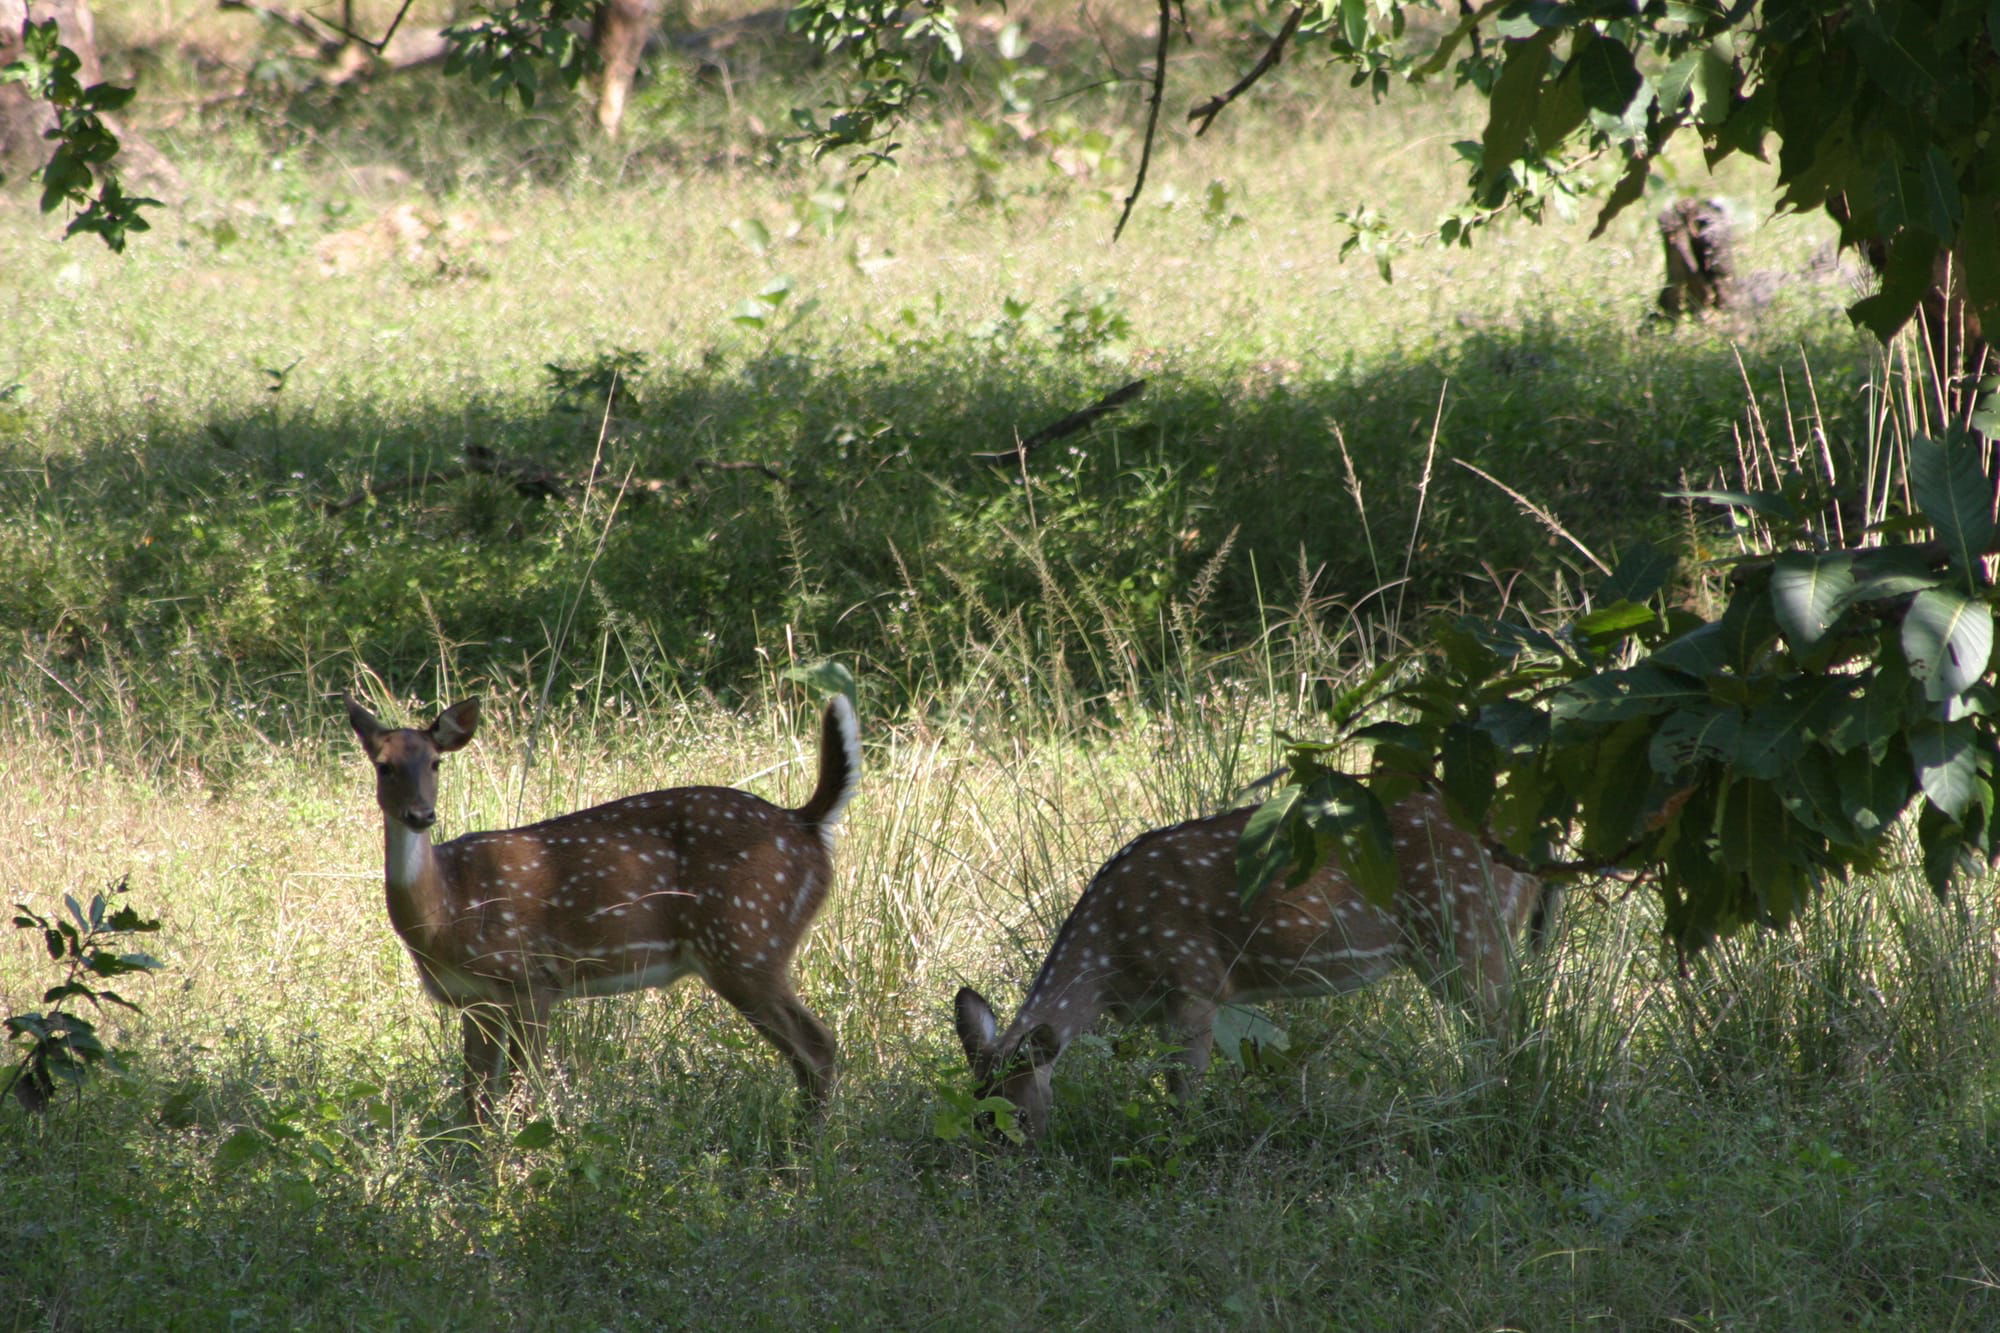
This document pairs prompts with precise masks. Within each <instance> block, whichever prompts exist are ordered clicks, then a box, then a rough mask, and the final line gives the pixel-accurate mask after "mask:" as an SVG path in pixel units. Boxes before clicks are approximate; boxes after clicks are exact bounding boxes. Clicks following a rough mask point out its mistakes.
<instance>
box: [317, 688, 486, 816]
mask: <svg viewBox="0 0 2000 1333" xmlns="http://www.w3.org/2000/svg"><path fill="white" fill-rule="evenodd" d="M341 697H342V698H343V699H344V700H345V701H346V704H347V720H348V723H349V724H350V725H352V726H353V728H354V734H355V735H356V736H357V737H359V738H360V741H361V749H362V751H363V752H364V753H366V754H367V756H368V762H369V763H371V764H373V765H374V766H375V799H376V801H377V802H379V803H380V804H381V806H382V813H383V814H384V815H386V816H387V817H388V818H390V819H391V820H394V821H395V822H396V823H399V824H401V825H402V826H403V827H405V828H407V829H409V830H411V831H412V832H415V833H422V832H424V831H425V830H427V829H429V828H430V826H431V825H433V824H435V823H437V784H438V764H439V756H441V755H444V754H448V753H450V752H451V751H453V750H457V749H462V748H464V746H465V743H466V742H467V741H469V740H471V739H472V733H473V730H474V729H475V728H476V727H478V725H479V700H477V699H467V700H465V701H464V702H463V703H456V704H453V705H452V706H451V707H450V708H447V709H445V710H444V712H442V713H440V714H438V717H437V720H436V721H435V722H433V723H431V724H430V725H429V726H428V727H425V728H423V729H422V730H421V731H420V730H417V729H416V728H414V727H385V726H383V725H382V724H381V723H380V722H378V721H377V720H376V718H375V715H374V714H373V713H371V712H369V711H368V710H367V709H366V708H363V707H362V706H361V705H360V704H359V703H357V702H355V700H354V697H353V696H352V695H343V696H341Z"/></svg>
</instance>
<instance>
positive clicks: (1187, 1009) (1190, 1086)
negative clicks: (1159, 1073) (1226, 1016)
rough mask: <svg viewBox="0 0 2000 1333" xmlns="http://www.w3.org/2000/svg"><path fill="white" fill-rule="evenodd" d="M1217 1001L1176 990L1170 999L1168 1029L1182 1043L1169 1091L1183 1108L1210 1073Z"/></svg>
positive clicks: (1169, 1071)
mask: <svg viewBox="0 0 2000 1333" xmlns="http://www.w3.org/2000/svg"><path fill="white" fill-rule="evenodd" d="M1215 1007H1216V1006H1215V1001H1214V1000H1212V999H1209V998H1208V997H1207V996H1202V995H1190V994H1188V993H1187V992H1186V991H1175V992H1174V993H1173V994H1172V995H1170V996H1168V997H1167V1030H1168V1031H1169V1032H1171V1033H1172V1034H1173V1035H1174V1037H1175V1038H1176V1039H1177V1040H1178V1041H1179V1042H1180V1050H1178V1051H1176V1052H1175V1053H1174V1063H1173V1064H1172V1065H1171V1066H1170V1067H1169V1068H1168V1069H1167V1091H1168V1092H1169V1093H1171V1094H1172V1095H1173V1098H1174V1100H1175V1101H1176V1102H1178V1103H1180V1104H1181V1105H1182V1106H1190V1105H1192V1104H1193V1102H1194V1095H1195V1093H1196V1092H1197V1091H1199V1090H1200V1088H1201V1081H1202V1079H1203V1077H1204V1076H1206V1075H1207V1073H1208V1057H1209V1054H1210V1053H1211V1052H1212V1051H1213V1050H1214V1049H1215Z"/></svg>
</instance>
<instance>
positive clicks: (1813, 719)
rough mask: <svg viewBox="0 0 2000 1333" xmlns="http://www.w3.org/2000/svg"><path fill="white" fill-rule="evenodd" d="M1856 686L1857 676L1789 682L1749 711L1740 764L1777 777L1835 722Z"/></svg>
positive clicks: (1740, 746) (1758, 774)
mask: <svg viewBox="0 0 2000 1333" xmlns="http://www.w3.org/2000/svg"><path fill="white" fill-rule="evenodd" d="M1853 689H1854V683H1853V680H1852V679H1851V678H1850V677H1845V676H1805V677H1802V678H1800V679H1798V680H1795V681H1791V682H1788V683H1787V685H1786V687H1785V689H1784V691H1783V692H1782V693H1780V694H1779V695H1778V696H1777V697H1776V698H1774V699H1771V700H1770V701H1769V702H1767V703H1765V704H1764V705H1763V706H1762V707H1761V708H1752V709H1750V710H1748V711H1747V712H1746V713H1744V715H1743V722H1742V728H1741V732H1740V735H1739V737H1738V740H1737V745H1736V760H1735V762H1736V764H1737V766H1738V767H1740V768H1741V769H1742V770H1743V772H1745V773H1747V774H1749V775H1750V776H1752V777H1756V778H1763V779H1765V780H1766V781H1769V780H1771V779H1774V778H1776V777H1777V776H1778V775H1779V773H1780V772H1781V771H1782V770H1784V769H1786V768H1789V767H1790V766H1791V765H1792V764H1793V763H1795V762H1797V760H1798V758H1799V756H1800V755H1802V754H1803V753H1804V752H1805V749H1806V746H1807V744H1808V743H1809V742H1810V741H1811V740H1812V739H1813V738H1814V737H1815V736H1816V735H1818V734H1820V733H1821V732H1823V731H1824V730H1825V729H1826V728H1828V727H1829V726H1831V725H1832V724H1833V722H1834V720H1835V718H1836V717H1837V716H1838V713H1839V709H1840V706H1841V705H1842V704H1843V703H1845V702H1846V701H1847V698H1848V696H1849V695H1850V694H1852V693H1853Z"/></svg>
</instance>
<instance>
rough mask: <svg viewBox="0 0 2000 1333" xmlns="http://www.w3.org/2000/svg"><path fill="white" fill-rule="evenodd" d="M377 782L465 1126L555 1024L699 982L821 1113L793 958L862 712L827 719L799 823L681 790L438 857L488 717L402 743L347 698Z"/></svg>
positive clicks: (828, 1039)
mask: <svg viewBox="0 0 2000 1333" xmlns="http://www.w3.org/2000/svg"><path fill="white" fill-rule="evenodd" d="M346 703H347V717H348V721H349V722H350V723H351V724H352V725H353V727H354V734H355V735H356V736H357V737H358V738H359V739H360V741H361V748H362V749H363V750H364V751H365V752H366V753H367V755H368V759H369V762H370V763H372V764H373V765H374V767H375V799H376V801H377V802H378V803H379V804H380V806H381V808H382V824H383V830H384V841H385V844H386V852H385V857H384V860H385V863H386V867H387V868H386V873H385V879H386V882H387V889H388V899H389V921H390V924H391V925H393V926H394V927H395V930H396V933H397V934H398V935H399V936H401V937H402V940H403V943H404V944H405V945H406V946H408V948H409V950H410V956H411V958H412V959H414V960H415V962H416V965H417V975H418V976H419V977H420V978H421V979H422V981H423V984H424V988H425V990H427V991H428V992H429V993H430V995H431V996H432V998H434V999H436V1000H438V1001H439V1002H441V1003H443V1004H447V1005H450V1006H452V1007H454V1008H456V1009H458V1010H460V1011H461V1016H462V1018H461V1027H462V1030H463V1033H462V1035H463V1039H464V1046H465V1065H466V1067H465V1078H464V1090H463V1091H464V1099H465V1110H466V1114H467V1115H468V1116H469V1117H471V1118H473V1119H475V1120H477V1119H484V1118H485V1117H486V1115H487V1114H488V1112H489V1110H490V1107H491V1102H492V1098H493V1095H494V1093H495V1092H496V1091H497V1090H499V1089H501V1088H504V1086H505V1081H506V1074H507V1067H508V1064H509V1062H510V1060H511V1062H513V1063H514V1064H515V1065H516V1066H520V1065H522V1064H524V1063H527V1062H529V1061H532V1060H534V1059H536V1058H538V1056H539V1052H540V1048H541V1044H542V1037H543V1034H544V1032H545V1029H546V1026H547V1021H548V1014H549V1009H550V1007H551V1006H552V1005H553V1004H554V1003H555V1002H556V1001H558V1000H562V999H566V998H568V997H570V996H588V995H611V994H616V993H618V992H621V991H628V990H637V989H640V988H643V987H649V986H665V985H667V984H669V983H671V982H673V981H676V980H678V979H679V978H681V977H683V976H685V975H687V974H688V973H690V972H692V973H696V974H697V975H699V976H701V977H702V978H703V979H705V980H706V981H707V982H708V984H709V985H710V986H711V987H713V988H714V989H715V991H716V993H717V994H718V995H720V996H722V998H723V999H725V1000H727V1001H729V1003H731V1004H732V1005H734V1006H736V1008H737V1009H739V1010H740V1011H742V1013H743V1015H744V1016H745V1017H747V1018H748V1019H749V1020H750V1021H751V1023H753V1024H754V1025H755V1026H756V1028H757V1030H758V1031H759V1032H761V1033H762V1034H763V1035H764V1036H765V1038H766V1039H768V1040H769V1041H770V1042H771V1044H772V1045H774V1046H776V1047H777V1048H778V1049H779V1050H780V1051H782V1052H784V1054H785V1055H786V1056H787V1057H788V1058H789V1059H790V1060H791V1062H792V1067H793V1069H794V1070H795V1072H796V1073H797V1075H798V1080H799V1086H800V1088H801V1090H802V1091H803V1092H804V1094H805V1097H806V1100H807V1102H808V1104H809V1105H812V1106H814V1107H815V1108H816V1107H818V1106H819V1105H820V1104H821V1103H823V1101H824V1100H825V1097H826V1095H827V1093H828V1091H829V1090H830V1089H831V1086H832V1083H833V1077H834V1043H833V1038H832V1036H830V1035H829V1034H828V1032H827V1030H826V1028H825V1027H824V1026H822V1025H821V1024H820V1022H819V1020H818V1019H816V1018H814V1017H813V1015H812V1014H811V1012H810V1011H808V1010H807V1009H806V1007H805V1006H804V1005H803V1004H801V1003H800V1002H799V998H798V996H797V995H796V994H795V993H794V992H793V990H792V983H791V976H790V967H791V959H792V954H793V952H794V951H795V950H796V949H797V948H798V946H799V943H800V941H801V940H803V939H804V938H805V933H806V930H807V928H808V927H809V926H810V925H811V924H812V919H813V916H814V914H815V913H816V912H818V911H819V907H820V904H821V902H822V901H824V899H825V897H826V892H827V887H828V885H829V884H830V882H831V881H832V877H833V860H832V850H833V845H832V844H833V838H832V834H833V827H834V825H835V824H836V823H837V822H838V821H839V819H840V816H841V812H842V811H843V810H844V809H845V808H846V805H847V801H848V798H849V797H850V796H852V795H853V792H854V786H855V783H856V781H857V780H858V779H859V777H860V773H861V743H860V738H859V732H858V730H857V727H856V724H855V719H854V710H853V708H852V707H851V706H850V705H849V704H848V702H847V700H846V698H845V697H844V696H835V697H834V699H833V701H832V702H831V703H830V704H828V706H827V709H826V713H825V716H824V718H823V720H822V723H821V728H820V753H819V781H818V784H817V785H816V786H815V787H814V789H813V793H812V795H811V797H809V798H808V799H807V801H806V803H805V804H804V805H802V806H800V807H799V808H797V809H796V810H787V809H784V808H782V807H779V806H775V805H772V804H771V803H770V802H769V801H766V800H763V799H762V798H760V797H756V796H752V795H750V794H749V793H748V792H742V791H736V790H734V789H733V788H728V787H677V788H674V789H672V790H668V791H655V792H648V793H646V794H644V795H640V796H628V797H625V798H624V799H623V800H617V801H611V802H609V803H607V804H604V805H597V806H592V807H591V808H590V809H587V810H578V811H576V812H575V813H573V814H567V815H559V816H557V817H556V818H554V819H546V820H543V821H542V822H540V823H538V824H529V825H527V826H525V827H523V828H517V829H505V830H500V831H496V832H490V833H468V834H466V835H465V836H463V837H460V838H456V839H454V840H452V841H450V842H447V843H443V844H441V845H438V846H433V845H432V844H431V840H430V828H431V826H432V825H433V824H435V823H436V822H437V785H438V770H439V768H440V766H441V761H442V756H444V755H446V754H449V753H450V752H452V751H453V750H457V749H460V748H461V747H463V746H464V745H465V744H466V743H467V742H468V741H470V740H471V739H472V735H473V732H474V731H475V730H476V729H477V728H478V726H479V701H478V700H476V699H471V700H467V701H465V702H464V703H460V704H455V705H453V706H452V707H450V708H448V709H446V710H445V711H444V712H443V713H441V714H439V715H438V718H437V720H436V721H434V722H432V723H431V724H430V726H428V727H424V728H392V727H385V726H383V725H382V724H381V723H380V722H378V721H377V720H376V719H375V717H374V715H373V714H371V713H370V712H369V711H368V710H367V709H366V708H363V707H362V706H361V705H360V704H359V703H357V702H355V701H354V699H352V698H351V697H350V698H347V700H346Z"/></svg>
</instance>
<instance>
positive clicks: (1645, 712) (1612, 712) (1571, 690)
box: [1549, 662, 1708, 724]
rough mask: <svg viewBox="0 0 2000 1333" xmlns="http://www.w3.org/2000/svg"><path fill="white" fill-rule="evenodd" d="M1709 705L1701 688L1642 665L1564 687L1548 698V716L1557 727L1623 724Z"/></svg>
mask: <svg viewBox="0 0 2000 1333" xmlns="http://www.w3.org/2000/svg"><path fill="white" fill-rule="evenodd" d="M1707 702H1708V693H1707V691H1705V690H1703V689H1701V688H1700V687H1699V686H1696V685H1691V684H1689V683H1688V682H1687V681H1686V680H1685V679H1683V678H1682V677H1680V676H1678V675H1675V674H1674V673H1672V672H1668V671H1662V670H1661V669H1660V668H1659V667H1657V666H1653V665H1650V664H1648V663H1644V662H1642V663H1640V664H1639V665H1638V666H1635V667H1631V668H1628V669H1627V670H1624V671H1606V672H1604V673H1602V674H1601V675H1596V676H1586V677H1584V678H1583V679H1582V680H1578V681H1575V682H1573V683H1571V684H1569V685H1565V686H1563V688H1562V689H1560V690H1558V691H1556V692H1555V693H1554V694H1553V695H1551V696H1550V698H1549V715H1550V716H1551V717H1552V718H1554V719H1555V720H1556V722H1557V723H1558V724H1562V723H1595V722H1622V721H1624V720H1625V719H1626V718H1632V717H1647V716H1650V715H1652V714H1654V713H1664V712H1666V711H1667V710H1668V709H1671V708H1699V707H1703V706H1705V705H1706V704H1707Z"/></svg>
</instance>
